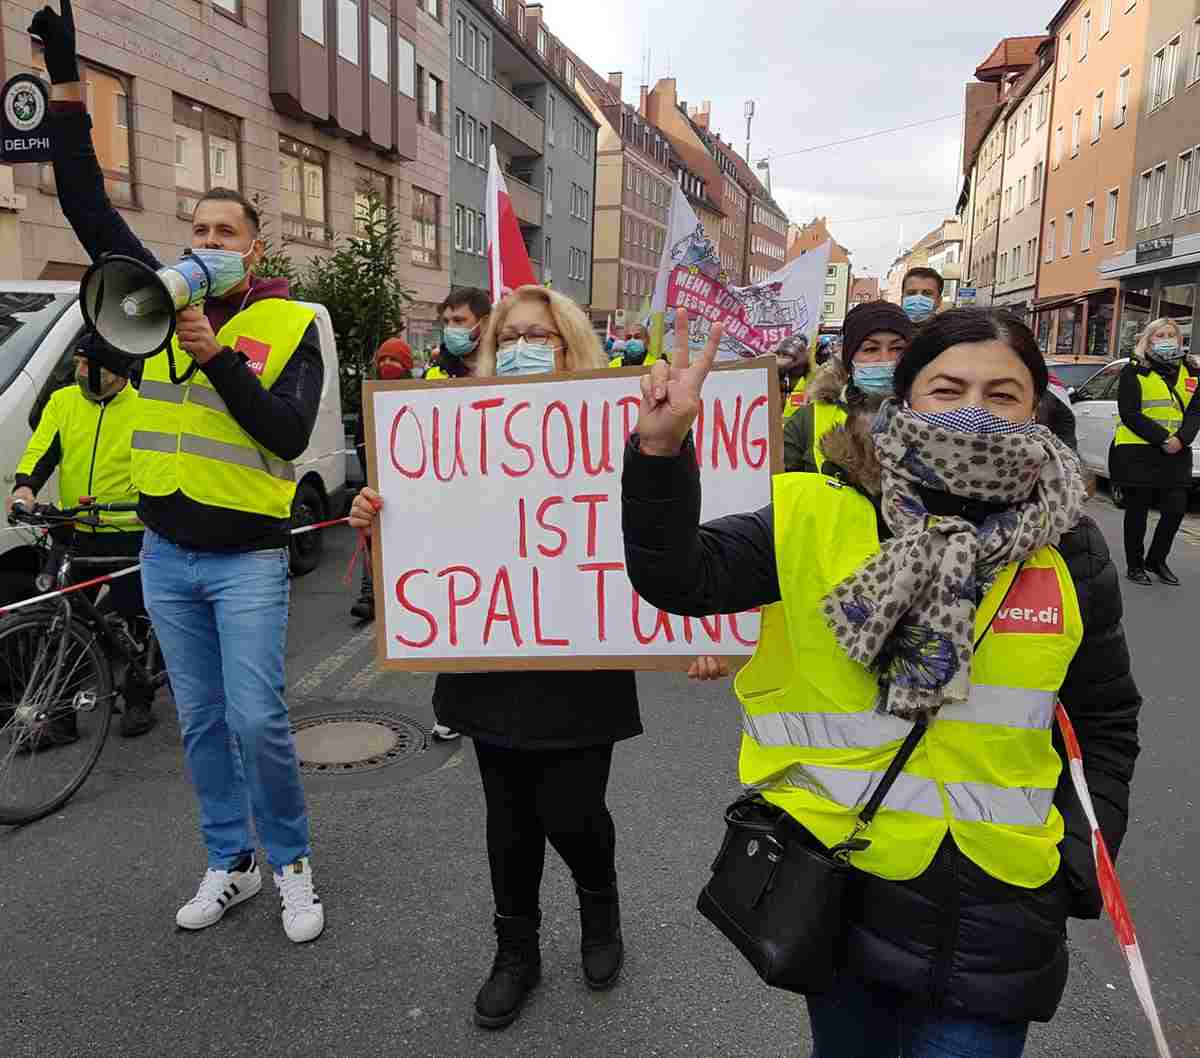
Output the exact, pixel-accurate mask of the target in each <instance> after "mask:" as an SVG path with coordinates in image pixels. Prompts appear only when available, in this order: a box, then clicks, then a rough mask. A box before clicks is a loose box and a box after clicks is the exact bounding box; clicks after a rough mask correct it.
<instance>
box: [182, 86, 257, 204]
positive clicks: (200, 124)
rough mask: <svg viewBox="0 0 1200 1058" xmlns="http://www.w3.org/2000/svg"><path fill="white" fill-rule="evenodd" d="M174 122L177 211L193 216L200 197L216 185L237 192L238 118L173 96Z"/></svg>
mask: <svg viewBox="0 0 1200 1058" xmlns="http://www.w3.org/2000/svg"><path fill="white" fill-rule="evenodd" d="M173 114H174V121H175V212H176V213H177V214H178V215H179V216H180V217H185V218H186V219H188V220H191V219H192V214H193V213H194V212H195V211H196V205H197V203H198V202H199V199H200V197H201V196H202V195H204V194H205V193H206V192H208V191H211V190H212V189H213V188H214V187H228V188H232V189H233V190H234V191H237V190H238V188H239V184H238V173H239V172H240V166H239V165H238V142H239V140H240V139H241V136H240V135H239V126H238V120H237V118H234V117H230V116H229V115H228V114H223V113H222V112H221V111H219V110H213V109H212V108H211V107H206V106H204V105H203V104H201V103H194V102H192V100H190V99H184V98H183V97H182V96H175V97H174V99H173Z"/></svg>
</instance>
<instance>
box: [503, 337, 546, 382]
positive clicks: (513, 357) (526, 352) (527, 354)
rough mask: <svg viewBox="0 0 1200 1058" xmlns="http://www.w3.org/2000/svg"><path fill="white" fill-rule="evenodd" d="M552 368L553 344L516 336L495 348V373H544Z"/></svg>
mask: <svg viewBox="0 0 1200 1058" xmlns="http://www.w3.org/2000/svg"><path fill="white" fill-rule="evenodd" d="M553 370H554V346H553V345H551V344H550V343H549V342H527V341H525V339H524V338H518V339H517V340H516V341H515V342H508V343H507V344H505V345H502V346H500V348H499V349H497V350H496V374H497V375H544V374H548V373H550V372H551V371H553Z"/></svg>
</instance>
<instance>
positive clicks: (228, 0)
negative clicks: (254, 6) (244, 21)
mask: <svg viewBox="0 0 1200 1058" xmlns="http://www.w3.org/2000/svg"><path fill="white" fill-rule="evenodd" d="M212 4H213V7H215V8H216V9H217V10H218V11H224V12H225V13H226V14H228V15H233V17H234V18H241V17H242V12H241V11H240V10H239V9H240V7H241V0H212Z"/></svg>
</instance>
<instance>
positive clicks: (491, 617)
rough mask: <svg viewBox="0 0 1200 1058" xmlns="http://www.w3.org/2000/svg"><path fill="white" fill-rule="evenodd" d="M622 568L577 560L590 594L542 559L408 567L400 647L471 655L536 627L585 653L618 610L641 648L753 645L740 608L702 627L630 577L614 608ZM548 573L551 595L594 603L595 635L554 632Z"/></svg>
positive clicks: (401, 582) (539, 637) (536, 633)
mask: <svg viewBox="0 0 1200 1058" xmlns="http://www.w3.org/2000/svg"><path fill="white" fill-rule="evenodd" d="M624 570H625V565H624V563H622V562H583V563H578V564H576V565H575V567H574V570H573V571H571V572H572V573H579V574H582V575H584V576H585V577H588V578H591V584H592V585H593V590H592V591H591V592H589V591H588V590H587V589H586V588H585V587H583V586H582V585H581V587H580V590H579V591H578V592H576V591H566V592H564V591H562V590H561V578H562V577H563V576H569V575H571V573H568V572H565V567H563V566H559V565H555V566H554V567H553V569H551V570H547V569H545V568H543V567H542V566H539V565H537V564H532V565H528V566H525V565H521V566H517V567H515V568H513V569H510V568H509V567H508V566H505V565H502V566H499V567H498V568H497V569H496V570H495V571H494V572H492V573H490V574H484V573H481V572H480V571H479V570H477V569H474V568H473V567H471V566H468V565H455V566H447V567H446V568H445V569H443V570H440V571H439V572H438V573H436V574H433V573H431V572H430V570H428V569H410V570H406V571H405V572H404V573H402V574H401V575H400V576H399V577H398V578H397V580H396V588H395V594H396V599H397V601H398V602H399V604H400V609H401V612H402V614H403V616H404V620H402V621H400V622H397V625H398V628H399V630H397V631H395V632H394V635H395V639H396V642H398V643H399V644H400V645H401V646H402V647H406V648H408V649H409V650H414V651H422V652H425V653H428V654H438V653H441V652H444V651H445V650H447V649H448V648H451V647H453V648H456V649H457V650H458V651H459V652H462V653H466V654H470V652H471V651H472V650H474V649H481V648H482V647H487V646H491V645H492V643H493V641H495V642H497V643H500V642H501V641H503V642H504V644H505V645H506V646H508V645H511V646H512V647H521V646H523V645H524V644H525V643H526V642H527V641H528V640H529V638H530V634H529V630H530V629H532V640H533V643H535V644H536V645H538V646H542V647H554V648H559V649H562V650H568V649H573V650H574V651H575V652H576V653H582V654H586V653H587V652H588V649H589V647H590V646H596V645H599V644H602V643H609V642H611V641H612V640H613V638H614V637H613V616H612V615H614V614H616V615H617V618H616V619H617V620H618V621H620V620H621V619H622V615H623V617H624V620H626V621H628V625H627V626H626V628H627V630H628V631H629V632H631V633H632V638H633V639H634V640H635V641H636V642H638V643H640V644H641V645H642V646H650V645H651V644H653V643H676V642H678V641H680V639H681V638H682V641H683V642H686V643H688V644H692V643H693V642H694V643H696V644H697V646H698V648H703V649H707V647H708V646H709V645H711V646H712V647H714V648H719V647H722V646H727V647H728V646H732V644H733V643H734V642H736V643H739V644H741V645H742V646H744V647H753V646H754V645H755V641H754V640H753V639H750V638H748V637H747V636H746V635H745V634H744V633H743V632H742V631H741V628H740V627H739V624H738V619H739V616H740V615H738V614H726V615H724V616H714V617H703V618H699V619H698V620H699V628H698V629H697V626H696V625H695V624H694V623H693V621H694V620H695V619H693V618H690V617H677V616H675V615H672V614H668V613H665V612H663V611H662V610H659V609H657V608H656V607H653V606H650V605H649V604H647V603H646V602H644V601H643V600H642V599H641V598H640V597H639V596H638V594H637V593H636V592H635V591H633V590H632V588H630V586H629V585H628V583H625V584H624V585H623V587H622V588H621V589H619V593H624V592H628V596H627V599H628V604H627V606H625V605H622V606H617V607H614V606H613V599H612V591H613V586H612V582H611V581H610V579H609V577H608V574H621V573H623V572H624ZM427 578H433V580H434V581H442V582H443V585H444V587H443V588H439V590H438V591H437V592H430V591H429V585H428V584H425V585H424V586H423V587H420V588H419V587H418V585H421V584H422V581H423V580H426V579H427ZM548 579H552V580H553V582H554V583H555V584H558V585H559V589H560V590H559V591H558V593H557V595H556V596H551V598H557V599H559V600H560V604H565V605H570V606H572V607H577V606H585V607H586V606H590V607H591V608H592V609H593V611H594V613H595V615H596V624H595V632H594V636H595V638H594V640H592V639H591V638H590V637H587V638H585V640H584V641H582V642H572V641H571V639H570V638H569V637H568V636H566V635H564V634H562V633H561V632H557V633H556V631H555V630H556V629H558V628H561V627H562V626H563V621H562V620H561V618H562V614H561V613H559V614H558V615H556V614H555V613H553V612H551V610H549V609H548V608H547V605H546V603H547V595H546V591H545V587H546V583H547V580H548ZM583 583H584V584H587V583H588V581H586V580H585V581H584V582H583ZM418 600H419V601H418ZM435 600H437V601H435ZM422 602H423V603H424V605H422V604H421V603H422ZM617 602H618V603H622V604H624V603H625V598H618V599H617ZM726 629H728V638H727V636H726ZM705 640H707V643H706V642H705Z"/></svg>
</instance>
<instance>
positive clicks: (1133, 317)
mask: <svg viewBox="0 0 1200 1058" xmlns="http://www.w3.org/2000/svg"><path fill="white" fill-rule="evenodd" d="M1153 293H1154V284H1153V282H1149V283H1145V285H1144V286H1136V287H1126V288H1125V289H1124V290H1123V291H1122V292H1121V329H1120V333H1119V334H1118V335H1117V355H1118V356H1133V347H1134V346H1135V345H1136V344H1137V338H1138V334H1140V333H1141V330H1142V328H1143V327H1145V326H1146V324H1147V323H1149V322H1150V297H1151V295H1152V294H1153Z"/></svg>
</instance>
